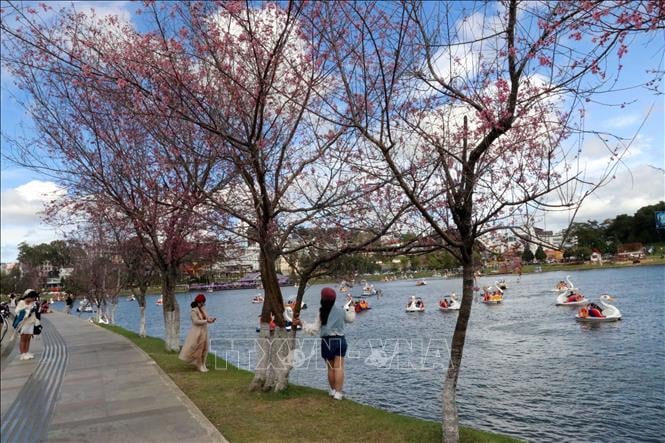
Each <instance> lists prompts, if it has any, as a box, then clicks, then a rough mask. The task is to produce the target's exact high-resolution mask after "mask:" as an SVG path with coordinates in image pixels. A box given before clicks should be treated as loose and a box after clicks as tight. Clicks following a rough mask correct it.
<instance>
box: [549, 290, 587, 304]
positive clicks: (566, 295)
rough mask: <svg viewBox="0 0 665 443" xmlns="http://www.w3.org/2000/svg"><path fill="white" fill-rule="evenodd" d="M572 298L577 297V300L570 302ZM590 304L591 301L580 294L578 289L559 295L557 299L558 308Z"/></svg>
mask: <svg viewBox="0 0 665 443" xmlns="http://www.w3.org/2000/svg"><path fill="white" fill-rule="evenodd" d="M570 296H577V299H574V300H572V301H568V298H569V297H570ZM587 303H589V299H588V298H586V297H585V296H584V295H582V294H580V293H579V292H578V291H577V290H576V289H568V290H567V291H565V292H562V293H561V294H559V295H558V296H557V298H556V303H555V304H556V306H581V305H586V304H587Z"/></svg>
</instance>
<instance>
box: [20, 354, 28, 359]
mask: <svg viewBox="0 0 665 443" xmlns="http://www.w3.org/2000/svg"><path fill="white" fill-rule="evenodd" d="M18 359H19V360H27V359H28V355H27V354H20V355H19V356H18Z"/></svg>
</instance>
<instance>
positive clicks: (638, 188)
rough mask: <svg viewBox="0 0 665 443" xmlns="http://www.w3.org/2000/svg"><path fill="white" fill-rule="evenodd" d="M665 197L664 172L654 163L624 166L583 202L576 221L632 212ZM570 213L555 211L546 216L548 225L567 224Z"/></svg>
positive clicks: (611, 216)
mask: <svg viewBox="0 0 665 443" xmlns="http://www.w3.org/2000/svg"><path fill="white" fill-rule="evenodd" d="M661 200H665V174H664V173H663V171H662V170H659V169H658V168H654V167H653V166H650V165H646V164H641V165H638V166H635V167H631V168H630V169H628V168H622V169H621V170H619V171H617V174H616V176H615V178H614V179H613V180H611V181H610V182H609V183H608V184H607V185H606V186H604V187H602V188H600V189H598V190H597V191H596V192H595V193H594V194H592V195H591V196H589V197H588V198H587V199H586V200H585V201H584V202H583V204H582V207H581V208H580V210H579V212H578V214H577V217H576V219H575V221H578V222H584V221H586V220H598V221H603V220H605V219H608V218H614V217H616V216H617V215H619V214H628V215H632V214H633V213H635V211H637V210H638V209H639V208H641V207H643V206H647V205H652V204H654V203H657V202H659V201H661ZM569 217H570V214H568V213H567V212H553V213H549V214H547V216H546V220H547V228H548V229H557V228H563V227H565V226H566V225H567V224H568V222H569V221H570V220H569Z"/></svg>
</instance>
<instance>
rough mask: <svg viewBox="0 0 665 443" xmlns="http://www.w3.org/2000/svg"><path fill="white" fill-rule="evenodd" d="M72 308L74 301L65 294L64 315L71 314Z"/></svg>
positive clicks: (70, 296) (70, 295)
mask: <svg viewBox="0 0 665 443" xmlns="http://www.w3.org/2000/svg"><path fill="white" fill-rule="evenodd" d="M73 308H74V299H73V298H72V294H67V300H65V314H71V313H72V309H73Z"/></svg>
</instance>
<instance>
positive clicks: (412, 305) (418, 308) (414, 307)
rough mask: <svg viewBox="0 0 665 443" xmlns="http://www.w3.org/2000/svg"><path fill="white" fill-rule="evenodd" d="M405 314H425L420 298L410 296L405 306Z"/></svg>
mask: <svg viewBox="0 0 665 443" xmlns="http://www.w3.org/2000/svg"><path fill="white" fill-rule="evenodd" d="M418 302H420V303H418ZM406 312H425V302H424V301H423V299H422V298H421V297H414V296H411V299H409V302H408V303H407V305H406Z"/></svg>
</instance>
